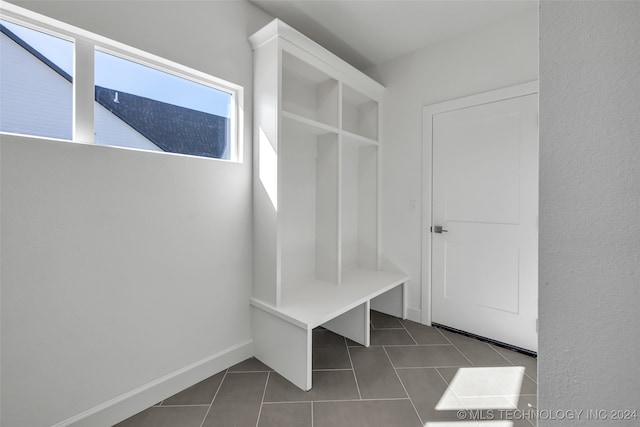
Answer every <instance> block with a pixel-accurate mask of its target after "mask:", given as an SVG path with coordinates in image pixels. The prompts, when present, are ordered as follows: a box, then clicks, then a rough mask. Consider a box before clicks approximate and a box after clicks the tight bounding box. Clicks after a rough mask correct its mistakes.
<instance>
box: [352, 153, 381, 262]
mask: <svg viewBox="0 0 640 427" xmlns="http://www.w3.org/2000/svg"><path fill="white" fill-rule="evenodd" d="M358 154H359V162H358V213H357V216H358V265H359V266H360V268H366V269H369V270H377V268H378V213H377V207H378V148H377V147H375V146H362V147H360V149H359V153H358Z"/></svg>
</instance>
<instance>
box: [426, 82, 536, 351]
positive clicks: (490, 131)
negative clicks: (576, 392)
mask: <svg viewBox="0 0 640 427" xmlns="http://www.w3.org/2000/svg"><path fill="white" fill-rule="evenodd" d="M537 104H538V102H537V95H536V94H533V95H527V96H521V97H517V98H511V99H507V100H503V101H497V102H491V103H486V104H482V105H475V106H469V107H466V108H461V109H457V110H454V111H447V112H443V113H439V114H434V115H433V116H432V132H433V159H432V161H433V181H432V182H433V188H432V221H433V224H432V225H433V226H435V225H441V226H443V228H444V229H445V230H447V232H443V233H441V234H436V233H434V234H432V241H431V242H432V248H431V249H432V254H431V257H432V258H431V274H432V277H431V279H432V300H431V303H432V322H434V323H439V324H443V325H446V326H450V327H453V328H456V329H460V330H464V331H467V332H471V333H474V334H477V335H480V336H484V337H487V338H491V339H494V340H497V341H502V342H506V343H508V344H512V345H515V346H518V347H522V348H525V349H527V350H533V351H536V350H537V332H536V319H537V292H538V277H537V264H538V257H537V248H538V230H537V215H538V130H537Z"/></svg>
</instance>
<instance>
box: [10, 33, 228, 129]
mask: <svg viewBox="0 0 640 427" xmlns="http://www.w3.org/2000/svg"><path fill="white" fill-rule="evenodd" d="M1 22H2V24H3V25H5V26H6V27H7V28H8V29H9V30H10V31H11V32H13V33H14V34H15V35H17V36H18V37H20V38H21V39H22V40H24V41H25V42H26V43H28V44H29V45H31V47H33V48H34V49H36V50H37V51H38V52H40V53H41V54H42V55H43V56H44V57H46V58H47V59H49V60H50V61H51V62H53V63H54V64H56V65H57V66H58V67H60V68H61V69H62V70H64V71H65V72H67V73H68V74H69V75H71V76H73V44H72V43H71V42H69V41H67V40H64V39H61V38H58V37H52V36H51V35H49V34H44V33H41V32H39V31H35V30H32V29H29V28H26V27H23V26H20V25H15V24H12V23H10V22H6V21H1ZM95 85H97V86H102V87H104V88H108V89H113V90H117V91H122V92H127V93H130V94H132V95H137V96H142V97H145V98H149V99H154V100H157V101H161V102H165V103H168V104H173V105H177V106H180V107H184V108H190V109H193V110H196V111H202V112H205V113H209V114H215V115H218V116H221V117H229V116H230V113H231V111H230V110H231V99H232V96H231V94H229V93H226V92H223V91H221V90H218V89H214V88H211V87H208V86H205V85H202V84H199V83H196V82H193V81H191V80H187V79H184V78H181V77H177V76H175V75H172V74H169V73H166V72H163V71H159V70H156V69H153V68H150V67H147V66H144V65H140V64H138V63H135V62H132V61H129V60H126V59H122V58H119V57H117V56H114V55H110V54H107V53H104V52H100V51H98V50H96V53H95Z"/></svg>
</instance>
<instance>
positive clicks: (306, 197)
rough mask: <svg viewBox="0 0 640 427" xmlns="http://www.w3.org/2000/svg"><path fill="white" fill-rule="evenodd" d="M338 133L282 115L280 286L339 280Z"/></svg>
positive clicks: (337, 281)
mask: <svg viewBox="0 0 640 427" xmlns="http://www.w3.org/2000/svg"><path fill="white" fill-rule="evenodd" d="M338 153H339V143H338V135H337V134H336V133H331V132H329V133H322V131H321V129H320V128H318V127H315V126H308V125H306V124H304V123H301V122H297V121H290V120H286V121H283V132H282V140H281V147H280V152H279V163H280V178H279V182H280V190H279V193H280V197H279V199H280V206H279V223H280V233H279V234H280V251H281V252H280V260H281V261H280V272H281V274H280V282H281V288H286V287H287V286H291V285H292V284H295V283H299V282H301V281H306V280H314V279H318V280H323V281H326V282H329V283H333V284H338V283H339V281H340V277H339V271H338V218H337V212H338Z"/></svg>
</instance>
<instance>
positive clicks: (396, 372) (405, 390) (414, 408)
mask: <svg viewBox="0 0 640 427" xmlns="http://www.w3.org/2000/svg"><path fill="white" fill-rule="evenodd" d="M382 349H383V350H384V354H386V356H387V359H388V360H389V363H390V364H391V367H392V368H393V372H395V374H396V377H397V378H398V381H400V385H401V386H402V389H403V390H404V393H405V394H406V395H407V397H408V398H409V402H411V407H412V408H413V410H414V412H415V413H416V416H417V417H418V421H420V425H425V423H424V422H423V421H422V417H421V416H420V414H419V413H418V410H417V409H416V405H414V403H413V400H412V399H411V396H409V392H408V391H407V388H406V387H405V386H404V383H403V382H402V379H400V375H398V370H397V369H396V367H395V365H394V364H393V362H392V361H391V357H389V353H387V349H386V348H384V347H382Z"/></svg>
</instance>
